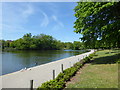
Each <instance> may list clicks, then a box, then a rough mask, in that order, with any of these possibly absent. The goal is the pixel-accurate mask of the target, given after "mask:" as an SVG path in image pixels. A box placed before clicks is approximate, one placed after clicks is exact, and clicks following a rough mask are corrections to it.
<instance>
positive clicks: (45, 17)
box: [40, 10, 49, 27]
mask: <svg viewBox="0 0 120 90" xmlns="http://www.w3.org/2000/svg"><path fill="white" fill-rule="evenodd" d="M40 12H41V13H42V15H43V17H44V18H43V20H42V22H41V25H40V26H41V27H46V26H47V25H48V24H49V19H48V16H47V14H46V13H45V12H43V11H42V10H40Z"/></svg>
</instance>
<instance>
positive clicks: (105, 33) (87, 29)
mask: <svg viewBox="0 0 120 90" xmlns="http://www.w3.org/2000/svg"><path fill="white" fill-rule="evenodd" d="M74 11H75V17H76V21H75V23H74V24H75V25H74V28H75V32H76V33H80V34H82V38H81V40H82V41H83V42H85V45H86V47H88V48H96V47H99V46H103V47H119V48H120V2H78V5H77V6H76V7H75V9H74ZM98 45H99V46H98Z"/></svg>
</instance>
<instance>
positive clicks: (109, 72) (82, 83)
mask: <svg viewBox="0 0 120 90" xmlns="http://www.w3.org/2000/svg"><path fill="white" fill-rule="evenodd" d="M119 52H120V50H103V51H97V52H96V56H94V58H93V60H92V62H91V63H88V64H86V65H85V66H84V67H83V68H82V69H80V70H79V71H78V72H77V74H76V75H75V76H74V77H73V78H71V81H69V82H67V84H66V87H67V88H118V64H117V63H116V62H117V60H118V58H120V57H119V56H120V55H118V53H119Z"/></svg>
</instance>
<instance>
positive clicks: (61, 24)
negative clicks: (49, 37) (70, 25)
mask: <svg viewBox="0 0 120 90" xmlns="http://www.w3.org/2000/svg"><path fill="white" fill-rule="evenodd" d="M52 19H53V20H54V21H55V22H56V23H57V25H59V26H60V27H64V25H63V23H62V22H61V21H60V20H58V18H57V17H56V16H55V15H52Z"/></svg>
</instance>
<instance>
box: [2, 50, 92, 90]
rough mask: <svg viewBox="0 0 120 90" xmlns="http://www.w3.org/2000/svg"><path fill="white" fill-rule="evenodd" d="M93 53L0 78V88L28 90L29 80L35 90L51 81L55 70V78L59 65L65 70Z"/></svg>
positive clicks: (59, 69)
mask: <svg viewBox="0 0 120 90" xmlns="http://www.w3.org/2000/svg"><path fill="white" fill-rule="evenodd" d="M93 52H94V50H91V51H90V52H87V53H84V54H80V55H77V56H72V57H68V58H65V59H61V60H58V61H54V62H50V63H47V64H43V65H39V66H36V67H32V68H29V69H27V70H23V71H17V72H14V73H10V74H6V75H3V76H0V80H1V79H2V88H30V80H33V86H34V88H37V87H38V86H40V85H41V84H42V83H43V82H45V81H49V80H52V79H53V70H55V76H57V75H58V74H59V73H60V72H61V64H63V68H64V69H67V68H69V67H71V66H72V65H73V64H74V63H76V62H78V61H80V60H81V59H83V57H86V56H88V55H89V54H91V53H93ZM0 84H1V83H0ZM0 86H1V85H0Z"/></svg>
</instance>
